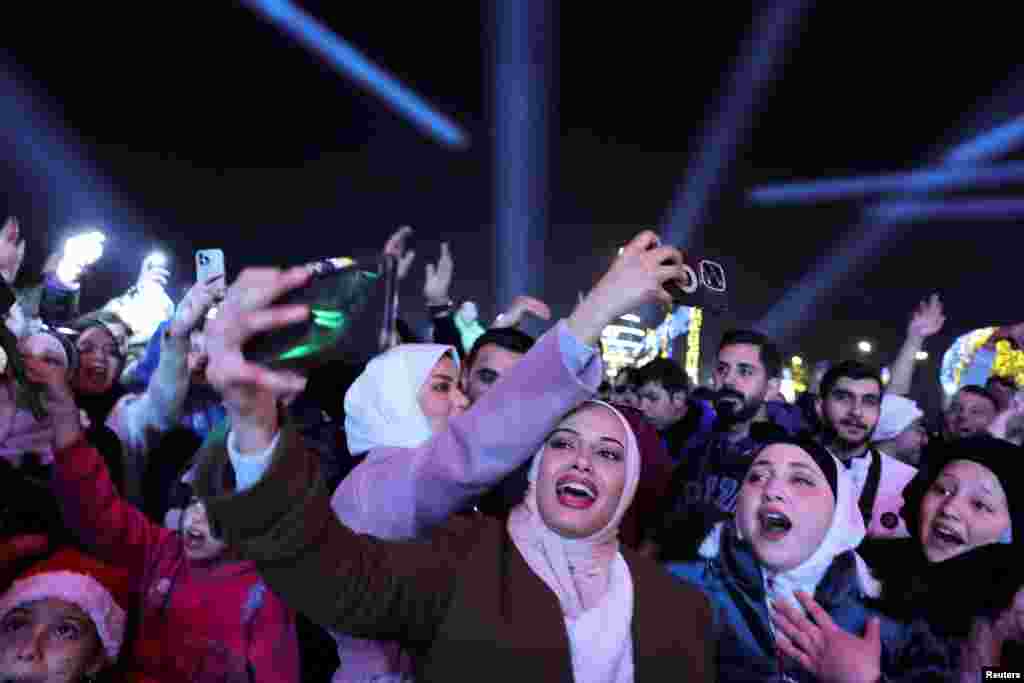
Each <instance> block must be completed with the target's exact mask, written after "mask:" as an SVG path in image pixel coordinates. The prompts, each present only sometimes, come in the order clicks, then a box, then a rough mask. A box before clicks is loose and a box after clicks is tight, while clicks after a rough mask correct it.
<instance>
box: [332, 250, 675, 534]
mask: <svg viewBox="0 0 1024 683" xmlns="http://www.w3.org/2000/svg"><path fill="white" fill-rule="evenodd" d="M654 239H656V238H654V236H653V234H650V233H645V234H644V235H641V236H640V237H639V238H638V239H637V240H634V241H633V242H632V243H631V244H630V245H629V246H628V247H627V249H626V251H624V252H623V256H622V257H621V258H619V259H618V260H616V261H615V263H614V264H613V265H612V267H611V269H610V270H609V271H608V273H607V274H606V275H605V277H604V278H603V279H602V281H601V283H600V284H599V285H598V286H597V287H595V288H594V290H593V291H592V292H591V293H590V295H589V296H588V297H587V298H586V299H585V300H584V301H583V302H582V303H581V304H580V305H579V307H578V308H577V311H576V312H574V313H573V317H572V318H570V319H569V320H567V321H563V322H560V323H559V324H558V325H557V326H556V327H555V328H554V329H553V330H551V331H549V332H548V333H547V334H545V335H544V336H543V337H542V338H541V339H540V341H538V343H537V344H536V345H535V346H534V347H533V348H532V349H531V350H530V352H529V353H527V354H526V357H525V358H523V360H522V361H520V363H519V364H517V365H516V366H515V367H514V368H513V369H512V370H511V371H510V372H508V373H505V374H504V375H503V376H502V377H501V379H500V380H498V382H497V383H496V384H495V385H494V387H493V388H492V389H491V390H490V391H489V392H487V393H486V394H485V395H484V396H483V398H481V399H480V400H479V401H478V402H477V403H476V404H475V405H473V406H472V407H471V408H470V409H469V410H468V411H466V412H465V413H464V414H463V415H460V416H458V417H455V418H453V419H452V420H451V421H450V422H449V424H448V427H447V428H446V429H445V430H444V431H443V432H440V433H438V434H435V435H434V436H433V437H432V438H431V439H430V440H428V441H427V442H426V443H425V444H423V445H422V446H420V447H418V448H414V449H379V450H378V451H371V452H370V455H369V456H368V457H367V459H366V460H365V461H364V462H363V463H361V464H360V465H359V466H358V467H356V468H355V469H354V470H353V471H352V472H351V473H350V474H349V476H348V477H346V478H345V480H344V481H342V483H341V485H340V486H339V487H338V490H337V491H336V492H335V495H334V498H333V500H332V506H333V507H334V510H335V512H336V513H337V514H338V517H339V519H341V520H342V521H343V522H344V523H346V524H348V525H349V526H351V527H352V528H353V529H356V530H358V531H360V532H363V533H370V534H373V535H375V536H380V537H384V538H395V539H402V538H415V537H418V536H422V535H424V534H425V533H427V532H429V531H430V530H431V529H433V528H434V527H436V526H437V525H439V524H441V523H442V522H443V521H444V520H445V519H447V518H448V517H449V516H450V515H451V514H452V513H453V512H456V511H457V510H459V509H462V508H464V507H465V506H466V505H468V504H469V503H470V502H471V501H473V500H474V499H475V498H477V497H478V496H480V495H481V494H483V493H485V492H486V491H487V490H488V489H490V488H491V487H493V486H495V485H496V484H498V483H499V482H500V481H501V480H502V479H503V478H504V477H505V476H507V475H509V474H510V473H512V472H513V471H515V470H516V468H518V467H519V466H520V465H522V464H523V463H524V462H526V461H527V460H528V459H529V458H531V457H532V456H533V455H534V454H535V453H536V451H537V449H538V448H539V447H540V444H541V443H542V442H543V440H544V438H545V437H546V436H547V435H548V433H549V432H550V431H551V429H553V428H554V426H555V425H556V424H557V423H558V421H559V420H560V419H561V418H562V416H563V415H565V413H567V412H568V411H570V410H571V409H573V408H574V407H576V406H577V405H579V404H580V403H581V402H582V401H584V400H586V399H588V398H590V397H591V396H593V394H594V392H595V391H596V390H597V387H598V385H599V384H600V382H601V377H602V375H603V373H602V366H601V362H600V359H598V358H595V356H596V349H595V348H594V346H595V345H596V341H597V338H596V335H599V334H600V331H601V330H603V329H604V327H605V325H607V324H608V323H610V322H611V321H612V320H614V319H615V318H617V317H618V316H619V315H621V314H622V313H625V312H627V311H630V310H634V309H635V308H637V307H639V306H640V305H642V304H644V303H647V302H650V301H653V300H656V299H657V297H658V296H659V293H663V291H662V289H661V283H662V282H664V280H665V279H668V278H669V277H673V276H675V271H674V270H673V269H672V268H671V267H664V266H662V265H661V261H662V260H664V259H665V258H669V259H671V257H672V254H673V252H674V251H675V250H671V249H670V250H665V251H660V252H655V251H650V248H651V246H653V244H654V241H653V240H654ZM675 253H676V254H678V252H675ZM663 268H664V270H663ZM666 296H667V295H666ZM574 324H575V325H576V326H577V328H578V329H579V330H580V332H575V331H573V329H572V325H574ZM595 330H596V333H595V332H594V331H595ZM509 425H515V427H514V428H509Z"/></svg>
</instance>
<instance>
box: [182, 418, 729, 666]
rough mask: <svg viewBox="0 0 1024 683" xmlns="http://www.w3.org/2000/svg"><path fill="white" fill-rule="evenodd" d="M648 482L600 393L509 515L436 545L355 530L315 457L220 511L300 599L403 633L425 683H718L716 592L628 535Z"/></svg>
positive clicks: (324, 614)
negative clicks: (694, 583) (633, 546)
mask: <svg viewBox="0 0 1024 683" xmlns="http://www.w3.org/2000/svg"><path fill="white" fill-rule="evenodd" d="M639 475H640V454H639V450H638V449H637V444H636V438H635V436H634V434H633V431H632V430H631V429H630V427H629V424H628V422H627V421H626V420H625V418H624V417H623V416H622V415H621V414H620V413H619V412H618V411H617V410H616V409H615V408H613V407H611V406H610V405H608V404H605V403H601V402H597V401H590V402H586V403H584V404H583V405H582V406H580V407H579V408H577V409H576V410H574V411H572V412H571V413H569V414H568V415H566V416H565V417H564V418H563V419H562V420H561V422H559V424H558V426H557V427H556V428H555V429H554V430H553V431H552V432H551V434H550V435H549V436H548V437H547V439H546V440H545V442H544V444H543V446H542V447H541V449H540V451H539V452H538V453H537V454H536V456H534V459H533V463H532V467H531V470H530V488H529V490H528V492H527V495H526V499H525V500H524V501H523V503H522V504H520V505H519V506H518V507H516V508H515V509H514V510H513V511H512V513H511V515H510V517H509V519H508V521H507V523H505V524H502V523H500V522H497V521H494V520H490V519H484V520H472V521H471V520H466V519H458V520H456V521H454V522H452V523H451V524H449V525H448V526H447V527H445V528H444V529H442V531H441V532H440V533H439V534H437V535H435V536H434V537H433V538H432V540H431V541H430V542H429V543H423V542H420V543H394V542H390V543H389V542H385V541H379V540H376V539H374V538H371V537H369V536H359V535H356V534H355V533H353V532H352V531H350V530H349V529H348V528H346V527H345V526H343V525H342V524H341V523H340V522H339V521H338V520H337V518H336V517H335V515H334V514H333V513H332V511H331V508H330V504H329V499H328V497H327V492H326V491H325V490H323V487H322V486H316V485H313V484H314V481H315V480H316V471H315V460H313V459H311V458H306V457H303V453H302V452H301V451H294V452H292V453H289V454H288V455H287V456H286V457H284V458H282V459H281V460H277V461H275V462H274V464H272V465H271V468H270V471H268V473H267V476H265V477H264V478H263V479H262V480H261V481H260V482H259V483H258V484H257V485H255V486H254V487H253V488H252V489H249V490H247V491H245V492H243V493H242V494H240V495H237V496H234V497H233V498H231V499H225V498H221V499H219V500H218V499H217V498H213V499H210V504H211V506H212V507H213V509H214V510H216V512H215V513H214V514H215V515H217V516H218V518H219V521H220V522H221V524H222V528H223V529H224V530H225V531H226V534H225V536H226V539H227V540H228V542H232V541H233V540H235V539H237V540H236V541H235V542H237V543H238V545H239V548H240V549H242V552H243V553H245V554H246V555H247V556H250V557H252V558H253V559H255V560H256V561H257V564H258V565H259V567H260V570H261V572H262V574H263V576H264V578H265V580H266V581H267V582H268V584H269V585H270V587H271V588H272V590H274V591H275V592H276V593H278V594H279V595H281V596H282V598H283V599H284V600H285V601H286V602H287V603H289V604H290V605H291V606H293V607H295V608H297V609H299V610H301V611H303V612H305V613H306V614H307V615H308V616H310V617H311V618H312V619H314V620H315V621H317V622H319V623H321V624H323V625H324V626H327V627H329V628H333V629H337V630H340V631H343V632H345V633H350V634H352V635H355V636H357V637H363V638H375V639H393V640H399V641H401V642H402V643H403V645H405V646H407V647H408V649H409V650H410V651H412V652H414V653H416V654H415V656H414V660H415V662H414V663H415V669H416V674H417V680H419V681H423V682H426V681H451V680H462V679H464V678H466V677H467V676H472V677H474V678H476V677H481V676H486V678H488V679H490V680H496V681H516V682H517V683H521V682H522V681H552V680H560V681H564V680H576V681H587V682H592V681H598V682H601V681H605V682H609V683H612V682H615V683H625V682H627V681H634V680H641V679H643V680H645V681H653V680H662V679H664V680H668V679H670V678H671V680H673V681H676V680H688V681H699V680H711V679H713V678H714V671H713V662H714V649H713V643H714V635H713V633H712V626H711V624H712V616H711V610H710V607H709V604H708V602H707V600H706V599H705V598H704V597H703V596H702V595H701V594H700V593H699V592H698V591H697V590H695V589H693V588H691V587H689V586H686V585H684V584H680V583H677V582H674V581H673V580H672V579H671V577H669V576H668V575H667V574H666V573H664V571H663V570H662V569H661V568H660V567H659V566H657V565H656V564H655V563H653V562H652V561H651V560H648V559H647V558H644V557H642V556H640V555H638V554H636V553H634V552H632V551H630V550H629V549H627V548H624V547H622V546H620V544H619V540H618V529H619V524H620V522H621V520H622V517H623V515H624V514H625V512H626V510H627V509H628V508H629V505H630V503H631V502H632V499H633V495H634V493H635V492H636V488H637V482H638V480H639ZM201 488H202V487H201ZM296 497H302V498H305V500H304V501H303V503H302V504H301V505H299V506H298V507H293V508H292V512H291V513H288V514H286V516H285V517H286V520H287V521H286V523H283V524H281V525H280V526H278V528H276V529H275V530H274V531H273V532H271V533H269V534H267V535H263V536H261V537H259V538H253V536H252V535H251V530H252V529H254V528H256V525H261V524H262V522H261V521H260V520H261V519H263V518H264V515H265V514H267V510H266V508H267V507H268V506H270V507H278V506H279V505H275V504H274V503H273V502H271V501H288V500H291V501H293V502H292V504H293V505H294V501H295V499H296ZM282 521H284V520H282ZM244 536H248V539H246V538H244ZM232 537H235V539H233V538H232ZM342 666H344V662H342Z"/></svg>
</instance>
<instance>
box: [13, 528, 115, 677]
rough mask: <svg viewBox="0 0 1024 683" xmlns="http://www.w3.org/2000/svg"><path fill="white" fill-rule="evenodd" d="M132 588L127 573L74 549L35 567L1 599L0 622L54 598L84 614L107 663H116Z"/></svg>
mask: <svg viewBox="0 0 1024 683" xmlns="http://www.w3.org/2000/svg"><path fill="white" fill-rule="evenodd" d="M129 591H130V586H129V579H128V573H127V572H125V571H122V570H119V569H115V568H113V567H110V566H108V565H105V564H103V563H101V562H99V561H98V560H95V559H93V558H91V557H89V556H87V555H83V554H82V553H80V552H78V551H77V550H73V549H71V548H68V549H65V550H60V551H58V552H57V553H55V554H54V555H52V556H51V557H50V558H49V559H46V560H43V561H42V562H40V563H38V564H36V565H33V566H32V567H31V568H30V569H29V570H28V571H27V572H25V574H24V575H22V577H21V578H20V579H18V580H17V581H15V582H14V583H13V584H12V585H11V587H10V588H9V589H8V590H7V592H6V593H4V594H3V596H0V619H2V618H3V617H4V616H6V614H7V613H8V612H9V611H11V610H12V609H14V608H16V607H20V606H22V605H26V604H29V603H32V602H36V601H38V600H46V599H50V598H55V599H57V600H64V601H65V602H69V603H71V604H73V605H75V606H77V607H78V608H80V609H81V610H82V611H83V612H85V613H86V614H87V615H88V616H89V618H90V619H92V623H93V624H94V625H95V626H96V633H97V634H98V635H99V638H100V642H102V643H103V649H104V650H105V651H106V654H107V659H108V660H109V661H111V662H114V661H115V660H116V659H117V655H118V653H119V652H120V650H121V644H122V643H123V642H124V631H125V620H126V615H125V611H124V608H123V607H122V606H121V605H124V604H127V600H128V596H129Z"/></svg>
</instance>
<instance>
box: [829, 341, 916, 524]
mask: <svg viewBox="0 0 1024 683" xmlns="http://www.w3.org/2000/svg"><path fill="white" fill-rule="evenodd" d="M883 391H884V390H883V387H882V377H881V375H880V374H879V371H878V370H877V369H875V368H873V367H871V366H869V365H866V364H864V363H861V362H859V361H844V362H842V363H839V364H837V365H835V366H833V367H832V368H831V369H830V370H829V371H828V372H827V373H825V377H824V378H823V379H822V380H821V395H820V396H819V398H818V401H817V411H818V417H819V419H820V420H821V425H822V431H821V436H820V438H821V442H822V444H823V445H824V446H825V447H826V448H828V449H829V451H830V452H831V453H832V455H834V456H835V457H836V458H838V459H839V461H840V462H841V463H843V464H844V465H845V466H846V467H847V468H848V469H849V471H850V478H851V480H852V482H853V489H854V492H855V493H856V494H857V498H858V501H859V505H860V510H861V514H862V515H863V516H864V526H865V527H867V530H868V536H873V537H894V536H907V535H909V534H908V533H907V528H906V525H905V524H904V522H903V519H902V518H901V517H900V514H899V512H900V508H902V507H903V487H904V486H906V485H907V483H908V482H909V481H910V480H911V479H913V478H914V475H915V474H917V468H915V467H911V466H910V465H907V464H906V463H903V462H900V461H899V460H897V459H896V458H893V457H891V456H889V455H886V454H885V453H882V452H881V451H879V450H878V449H877V448H875V447H873V446H872V445H871V440H872V436H873V434H874V432H875V428H876V427H877V426H878V418H879V415H880V414H881V410H882V394H883Z"/></svg>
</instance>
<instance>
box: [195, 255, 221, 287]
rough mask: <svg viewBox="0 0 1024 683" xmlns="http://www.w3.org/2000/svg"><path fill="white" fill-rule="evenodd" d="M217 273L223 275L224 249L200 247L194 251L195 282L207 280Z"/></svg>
mask: <svg viewBox="0 0 1024 683" xmlns="http://www.w3.org/2000/svg"><path fill="white" fill-rule="evenodd" d="M218 275H220V276H222V277H223V276H224V251H223V250H222V249H200V250H199V251H197V252H196V282H209V281H210V280H212V279H213V278H215V277H217V276H218Z"/></svg>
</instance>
